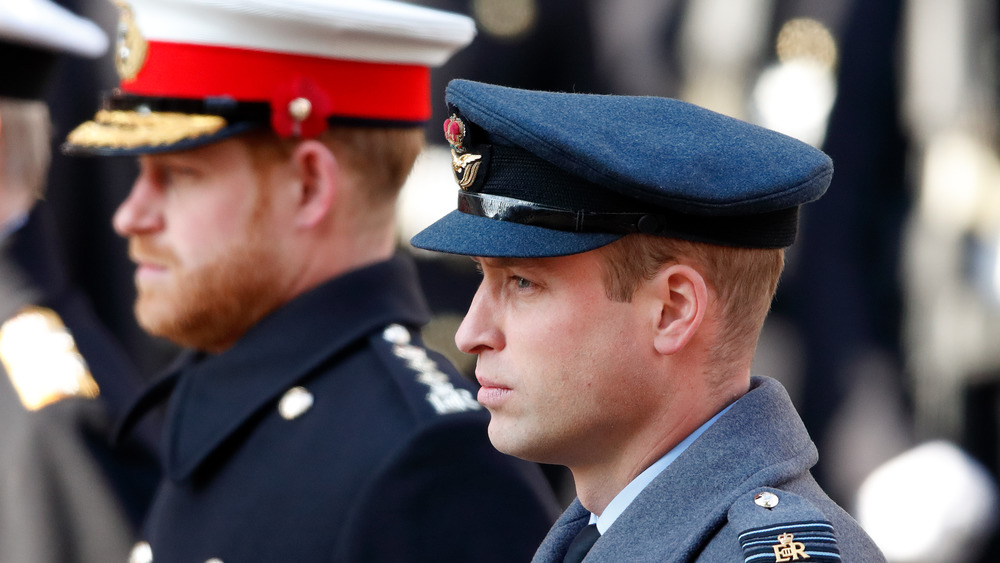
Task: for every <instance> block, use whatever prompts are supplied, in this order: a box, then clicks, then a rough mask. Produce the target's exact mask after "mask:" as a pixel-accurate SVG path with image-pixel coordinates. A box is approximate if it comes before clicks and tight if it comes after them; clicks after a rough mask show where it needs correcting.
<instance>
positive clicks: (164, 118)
mask: <svg viewBox="0 0 1000 563" xmlns="http://www.w3.org/2000/svg"><path fill="white" fill-rule="evenodd" d="M224 127H226V119H225V118H223V117H220V116H218V115H192V114H187V113H173V112H138V111H124V110H100V111H98V112H97V115H96V116H94V120H93V121H87V122H86V123H83V124H81V125H80V126H79V127H77V128H76V129H74V130H73V131H72V132H71V133H70V134H69V135H68V136H67V137H66V140H67V141H68V142H69V143H70V144H72V145H76V146H79V147H94V148H98V147H101V148H112V149H129V148H136V147H155V146H160V145H170V144H173V143H176V142H178V141H183V140H185V139H194V138H197V137H202V136H205V135H211V134H213V133H217V132H218V131H220V130H222V129H223V128H224Z"/></svg>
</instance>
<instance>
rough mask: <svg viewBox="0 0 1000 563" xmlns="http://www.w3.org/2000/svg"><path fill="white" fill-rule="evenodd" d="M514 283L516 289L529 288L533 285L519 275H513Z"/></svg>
mask: <svg viewBox="0 0 1000 563" xmlns="http://www.w3.org/2000/svg"><path fill="white" fill-rule="evenodd" d="M514 283H515V284H517V288H518V289H531V287H532V286H533V285H534V284H533V283H531V281H530V280H526V279H524V278H522V277H520V276H514Z"/></svg>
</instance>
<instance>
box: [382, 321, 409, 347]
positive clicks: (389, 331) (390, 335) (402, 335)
mask: <svg viewBox="0 0 1000 563" xmlns="http://www.w3.org/2000/svg"><path fill="white" fill-rule="evenodd" d="M382 338H384V339H385V340H386V341H388V342H391V343H393V344H395V345H397V346H402V345H404V344H409V343H410V331H408V330H406V327H405V326H403V325H399V324H391V325H389V326H387V327H386V328H385V330H383V331H382Z"/></svg>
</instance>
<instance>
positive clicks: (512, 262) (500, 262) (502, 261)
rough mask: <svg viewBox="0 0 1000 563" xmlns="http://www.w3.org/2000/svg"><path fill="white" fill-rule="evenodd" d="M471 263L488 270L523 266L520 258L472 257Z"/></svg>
mask: <svg viewBox="0 0 1000 563" xmlns="http://www.w3.org/2000/svg"><path fill="white" fill-rule="evenodd" d="M472 261H473V262H475V263H476V264H477V265H479V267H482V266H484V265H485V266H489V267H490V268H511V267H513V266H516V265H518V264H523V259H521V258H507V257H489V256H474V257H472Z"/></svg>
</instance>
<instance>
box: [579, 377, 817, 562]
mask: <svg viewBox="0 0 1000 563" xmlns="http://www.w3.org/2000/svg"><path fill="white" fill-rule="evenodd" d="M762 444H765V446H764V447H762ZM817 459H818V454H817V452H816V447H815V446H814V445H813V443H812V441H811V440H810V439H809V434H808V432H806V429H805V426H804V425H803V424H802V420H801V419H800V418H799V416H798V414H796V412H795V408H794V407H793V406H792V402H791V400H790V399H789V397H788V394H787V393H786V392H785V390H784V388H783V387H782V386H781V384H780V383H778V382H777V381H775V380H773V379H769V378H765V377H754V378H753V379H752V381H751V389H750V391H749V392H748V393H747V394H746V395H744V396H743V397H741V398H740V399H739V400H737V401H736V402H735V403H733V405H732V407H731V408H730V409H729V411H728V412H726V413H724V414H723V415H722V416H721V417H720V418H719V419H718V420H717V421H716V422H715V424H713V425H712V426H711V427H710V428H708V429H707V430H706V431H705V433H704V434H702V435H701V437H700V438H699V439H698V440H697V441H696V442H695V443H693V444H691V446H690V447H689V448H688V449H687V451H685V452H684V453H683V454H682V455H681V456H680V457H678V458H677V459H676V460H675V461H674V462H673V463H672V464H671V465H670V466H669V467H667V468H666V469H665V470H664V471H663V472H662V473H660V475H659V476H657V477H656V478H655V479H654V480H653V482H651V483H650V484H649V486H647V487H646V488H645V490H643V492H642V493H640V494H639V495H638V496H637V497H636V498H635V500H634V501H633V502H632V504H631V505H630V506H629V507H628V508H627V509H626V510H625V511H624V512H623V513H622V514H621V516H619V517H618V520H617V521H616V522H615V524H614V525H613V526H611V527H610V528H609V529H608V532H607V534H605V535H604V536H603V539H604V540H605V541H603V542H601V543H598V544H597V545H595V546H594V550H595V553H596V550H598V549H599V548H600V550H601V552H602V553H615V552H616V551H615V550H625V551H622V553H632V552H634V551H633V550H636V549H640V550H641V549H643V546H639V545H636V541H637V540H636V538H635V537H634V534H629V533H628V532H629V530H635V529H638V528H639V527H643V528H646V529H655V530H664V531H666V532H665V533H666V534H667V536H657V539H655V540H653V539H651V538H652V537H653V536H649V537H648V538H645V539H644V540H642V541H643V542H644V541H646V539H649V541H651V542H652V543H651V544H650V545H648V546H646V547H648V548H649V549H651V550H653V551H650V553H655V552H657V550H660V551H662V550H663V546H670V549H671V551H670V554H671V556H672V557H674V558H677V560H681V559H684V558H683V557H680V556H679V554H681V553H684V552H685V551H686V550H693V549H696V545H698V542H699V541H701V537H700V536H701V534H704V533H711V530H715V529H717V528H718V526H719V525H721V523H723V522H725V519H726V513H727V512H728V510H729V507H731V506H732V505H733V503H734V502H736V500H737V498H738V497H739V495H741V494H745V493H746V492H747V491H750V490H753V489H754V488H757V487H762V486H768V485H772V484H774V483H780V482H784V481H787V480H788V479H790V478H793V477H795V476H798V475H801V474H802V473H803V472H805V471H807V470H808V469H809V468H810V467H812V466H813V465H815V463H816V461H817ZM726 467H729V468H730V469H729V470H726V469H724V468H726ZM665 506H667V507H675V508H676V510H673V509H671V510H664V507H665ZM697 530H701V532H699V533H694V532H695V531H697ZM618 531H621V532H624V533H621V534H619V533H617V532H618ZM626 544H630V545H628V546H627V545H626ZM654 544H655V545H657V546H659V547H657V548H655V549H654ZM664 555H666V553H664ZM668 559H669V560H674V559H672V558H668Z"/></svg>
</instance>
